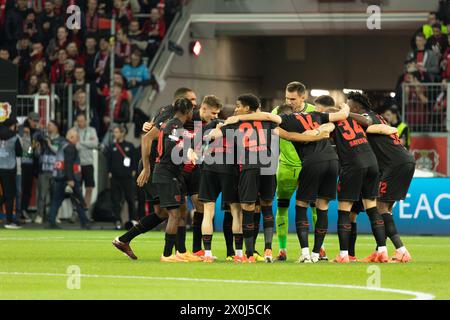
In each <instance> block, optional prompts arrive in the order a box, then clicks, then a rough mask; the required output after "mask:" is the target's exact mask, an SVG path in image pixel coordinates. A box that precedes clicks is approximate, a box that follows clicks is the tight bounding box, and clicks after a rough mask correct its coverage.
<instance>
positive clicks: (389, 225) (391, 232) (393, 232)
mask: <svg viewBox="0 0 450 320" xmlns="http://www.w3.org/2000/svg"><path fill="white" fill-rule="evenodd" d="M381 217H382V218H383V220H384V228H385V230H386V236H388V237H389V239H391V241H392V243H393V244H394V246H395V249H398V248H401V247H403V242H402V240H401V239H400V235H399V234H398V232H397V228H396V227H395V222H394V217H393V216H392V214H390V213H383V214H382V215H381Z"/></svg>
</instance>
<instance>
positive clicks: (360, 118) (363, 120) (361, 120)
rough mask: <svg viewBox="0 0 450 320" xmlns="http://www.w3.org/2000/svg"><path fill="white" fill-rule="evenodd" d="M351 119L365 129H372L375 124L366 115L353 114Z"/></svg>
mask: <svg viewBox="0 0 450 320" xmlns="http://www.w3.org/2000/svg"><path fill="white" fill-rule="evenodd" d="M350 117H351V118H352V119H354V120H356V122H358V124H359V125H361V126H363V127H365V128H367V127H370V126H371V125H372V124H373V120H372V119H371V118H370V117H369V116H366V115H362V114H359V113H353V112H351V113H350Z"/></svg>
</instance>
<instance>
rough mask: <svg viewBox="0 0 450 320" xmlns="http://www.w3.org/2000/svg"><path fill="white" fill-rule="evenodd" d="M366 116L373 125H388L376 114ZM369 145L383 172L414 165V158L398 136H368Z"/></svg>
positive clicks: (370, 113)
mask: <svg viewBox="0 0 450 320" xmlns="http://www.w3.org/2000/svg"><path fill="white" fill-rule="evenodd" d="M364 116H366V117H368V118H370V119H371V120H372V122H373V124H386V125H387V122H386V120H384V118H383V117H382V116H380V115H378V114H376V113H375V112H372V111H371V112H368V113H366V114H364ZM367 138H368V139H369V143H370V145H371V147H372V150H373V152H374V153H375V156H376V158H377V160H378V166H379V168H380V171H381V172H385V171H388V170H389V169H392V168H396V167H398V166H401V165H403V164H406V163H414V162H415V161H414V157H413V156H412V154H411V153H409V152H408V150H406V148H405V147H404V146H403V145H402V142H401V141H400V139H399V137H398V134H396V133H395V134H392V135H390V136H387V135H383V134H370V133H368V134H367Z"/></svg>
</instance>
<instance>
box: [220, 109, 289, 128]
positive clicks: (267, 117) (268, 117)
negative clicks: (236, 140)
mask: <svg viewBox="0 0 450 320" xmlns="http://www.w3.org/2000/svg"><path fill="white" fill-rule="evenodd" d="M239 121H271V122H274V123H276V124H280V123H281V121H282V120H281V117H280V116H279V115H276V114H272V113H268V112H254V113H249V114H244V115H236V116H232V117H229V118H228V119H227V120H226V121H225V125H229V124H234V123H238V122H239Z"/></svg>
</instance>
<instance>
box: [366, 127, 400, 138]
mask: <svg viewBox="0 0 450 320" xmlns="http://www.w3.org/2000/svg"><path fill="white" fill-rule="evenodd" d="M366 132H367V133H372V134H383V135H387V136H390V135H391V134H396V133H398V130H397V128H394V127H391V126H388V125H386V124H373V125H371V126H369V127H368V128H367V130H366Z"/></svg>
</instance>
